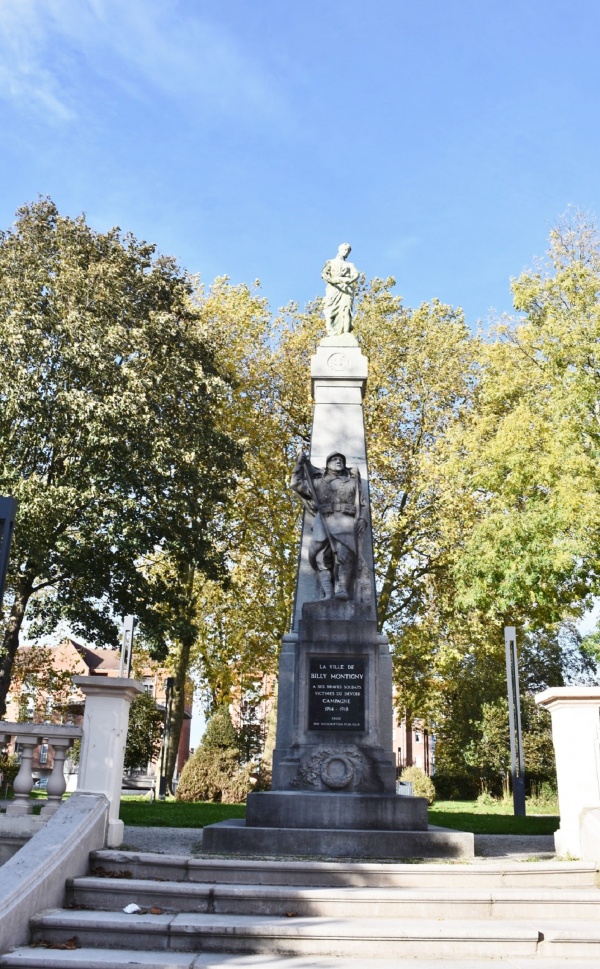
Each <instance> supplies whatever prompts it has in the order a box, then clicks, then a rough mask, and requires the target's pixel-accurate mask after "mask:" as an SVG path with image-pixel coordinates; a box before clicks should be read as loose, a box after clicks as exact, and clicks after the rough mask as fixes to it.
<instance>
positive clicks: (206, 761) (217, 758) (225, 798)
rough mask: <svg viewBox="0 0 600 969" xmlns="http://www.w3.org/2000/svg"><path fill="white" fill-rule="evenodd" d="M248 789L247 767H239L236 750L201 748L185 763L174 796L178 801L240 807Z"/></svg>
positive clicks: (249, 781) (249, 779) (250, 782)
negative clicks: (218, 803) (216, 803)
mask: <svg viewBox="0 0 600 969" xmlns="http://www.w3.org/2000/svg"><path fill="white" fill-rule="evenodd" d="M251 789H252V779H251V771H250V766H247V767H243V768H241V767H240V764H239V754H238V751H237V750H234V749H232V748H227V747H205V746H204V745H201V746H200V747H198V750H196V751H195V753H193V754H192V756H191V757H190V759H189V760H188V761H187V763H186V764H185V766H184V768H183V770H182V772H181V777H180V779H179V784H178V785H177V791H176V794H175V797H176V798H177V800H178V801H220V802H221V803H223V804H239V803H240V802H241V801H245V800H246V796H247V794H248V793H249V791H250V790H251Z"/></svg>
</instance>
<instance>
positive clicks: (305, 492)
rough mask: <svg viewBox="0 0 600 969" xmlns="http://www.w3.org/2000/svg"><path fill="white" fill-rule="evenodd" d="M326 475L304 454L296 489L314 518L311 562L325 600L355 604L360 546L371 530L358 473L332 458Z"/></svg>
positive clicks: (294, 479) (343, 460) (296, 471)
mask: <svg viewBox="0 0 600 969" xmlns="http://www.w3.org/2000/svg"><path fill="white" fill-rule="evenodd" d="M325 464H326V466H325V468H323V469H320V468H315V467H314V465H312V464H311V463H310V461H309V460H308V458H307V456H306V455H305V454H304V452H303V451H300V452H299V453H298V457H297V459H296V464H295V466H294V470H293V472H292V489H293V490H294V491H295V492H296V494H298V495H299V496H300V498H301V499H302V503H303V505H304V507H305V508H306V509H307V511H308V512H309V513H310V514H311V515H314V516H315V519H314V522H313V526H312V539H311V543H310V547H309V550H308V560H309V562H310V565H311V567H312V568H313V569H314V570H315V572H316V573H317V574H318V576H319V581H320V584H321V598H323V599H332V598H334V597H335V598H336V599H352V593H353V587H354V579H355V576H356V566H357V562H358V541H359V538H360V536H361V535H362V534H363V532H364V530H365V528H366V527H367V510H366V504H365V499H364V496H363V493H362V489H361V485H360V473H359V471H358V469H357V468H348V467H346V458H345V456H344V455H343V454H340V453H339V452H334V453H333V454H330V455H329V457H328V458H327V461H326V462H325Z"/></svg>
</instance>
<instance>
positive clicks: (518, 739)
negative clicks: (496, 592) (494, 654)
mask: <svg viewBox="0 0 600 969" xmlns="http://www.w3.org/2000/svg"><path fill="white" fill-rule="evenodd" d="M504 646H505V649H506V683H507V687H508V723H509V728H510V764H511V773H512V789H513V810H514V813H515V815H516V816H518V817H525V768H524V764H523V736H522V732H521V694H520V691H519V666H518V660H517V631H516V629H515V627H514V626H505V627H504Z"/></svg>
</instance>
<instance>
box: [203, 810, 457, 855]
mask: <svg viewBox="0 0 600 969" xmlns="http://www.w3.org/2000/svg"><path fill="white" fill-rule="evenodd" d="M202 846H203V850H204V851H205V852H207V853H209V854H216V855H230V854H231V855H245V856H250V857H251V856H259V857H265V856H276V857H279V858H281V857H285V856H288V857H294V858H323V859H328V858H344V859H351V860H355V861H366V860H370V861H381V860H387V861H392V860H393V861H400V860H402V859H408V858H410V859H412V858H451V859H469V858H473V855H474V838H473V835H472V834H471V833H469V832H465V831H450V830H448V829H446V828H433V827H429V828H428V829H427V830H426V831H390V830H381V829H374V828H370V829H368V830H365V829H360V828H348V829H346V830H340V829H339V828H273V827H270V828H257V827H251V826H249V825H247V824H246V822H245V821H242V820H239V819H237V818H232V819H231V820H229V821H221V822H219V823H218V824H211V825H209V826H208V827H206V828H204V835H203V840H202Z"/></svg>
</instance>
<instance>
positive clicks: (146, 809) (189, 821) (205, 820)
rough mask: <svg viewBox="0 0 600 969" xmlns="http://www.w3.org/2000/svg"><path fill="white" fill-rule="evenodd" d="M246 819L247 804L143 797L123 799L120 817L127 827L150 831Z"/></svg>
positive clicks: (199, 826)
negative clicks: (192, 802)
mask: <svg viewBox="0 0 600 969" xmlns="http://www.w3.org/2000/svg"><path fill="white" fill-rule="evenodd" d="M245 816H246V805H245V804H212V803H209V802H206V801H199V802H197V803H195V804H188V803H187V802H186V801H174V800H169V801H153V802H152V803H150V801H148V800H146V799H145V798H143V797H140V798H137V797H125V798H122V800H121V808H120V811H119V817H120V818H121V821H124V822H125V824H140V825H142V826H144V827H148V828H203V827H204V825H205V824H215V822H216V821H225V819H226V818H243V817H245Z"/></svg>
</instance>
